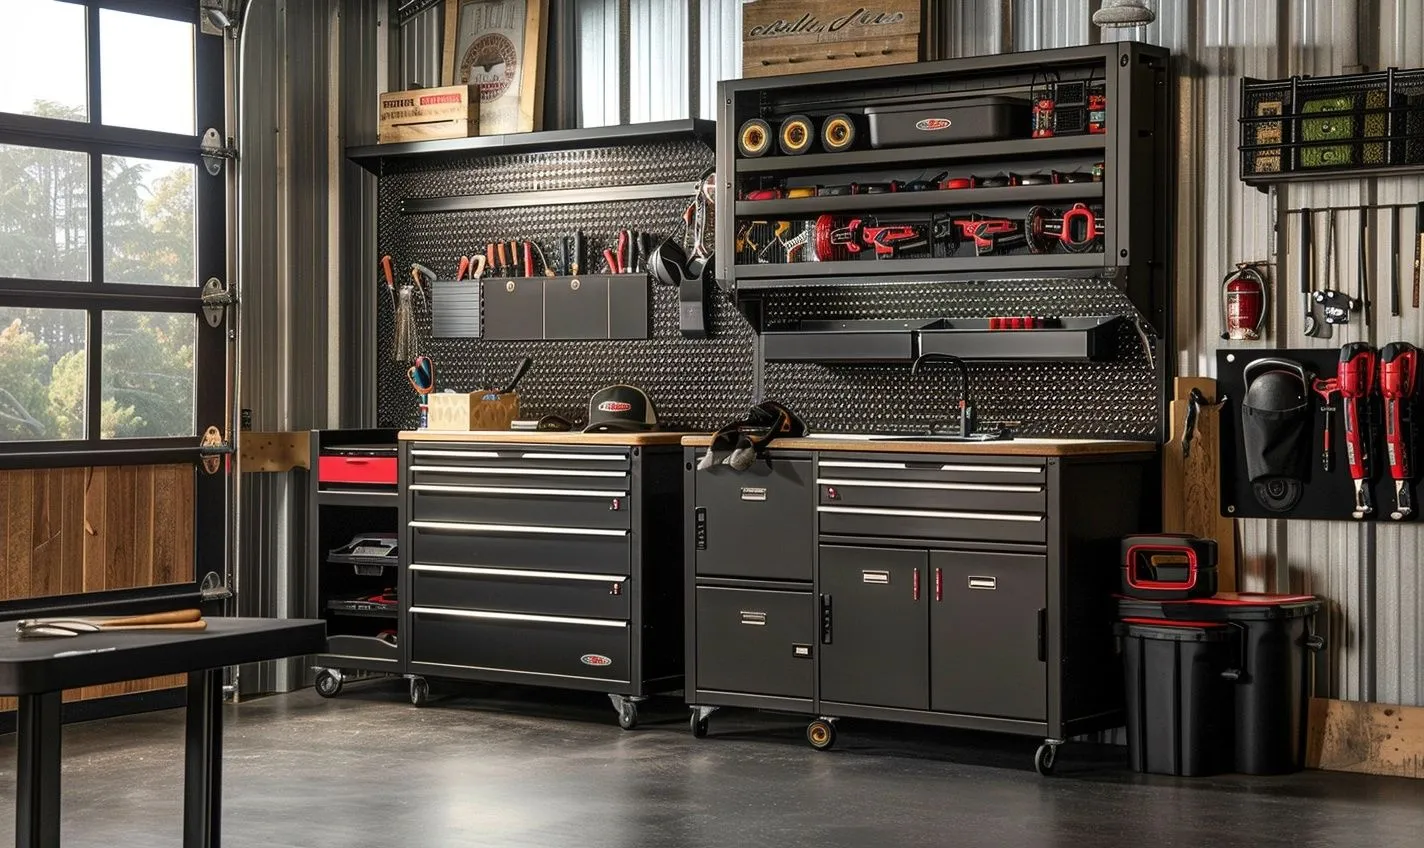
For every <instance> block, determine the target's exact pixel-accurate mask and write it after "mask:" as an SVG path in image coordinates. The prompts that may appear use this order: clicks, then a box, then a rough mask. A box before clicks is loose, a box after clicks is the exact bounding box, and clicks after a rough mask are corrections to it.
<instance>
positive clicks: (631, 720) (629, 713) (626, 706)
mask: <svg viewBox="0 0 1424 848" xmlns="http://www.w3.org/2000/svg"><path fill="white" fill-rule="evenodd" d="M618 726H619V727H621V728H623V729H624V730H632V729H633V728H635V727H637V726H638V705H637V704H635V703H633V702H632V701H624V702H623V703H621V704H619V705H618Z"/></svg>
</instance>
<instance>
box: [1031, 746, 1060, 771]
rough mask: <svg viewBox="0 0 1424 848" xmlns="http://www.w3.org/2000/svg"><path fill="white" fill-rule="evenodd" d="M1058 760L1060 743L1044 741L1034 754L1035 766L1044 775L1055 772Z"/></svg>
mask: <svg viewBox="0 0 1424 848" xmlns="http://www.w3.org/2000/svg"><path fill="white" fill-rule="evenodd" d="M1057 761H1058V743H1057V742H1044V743H1043V744H1042V745H1039V746H1038V750H1037V751H1035V752H1034V754H1033V768H1034V770H1035V771H1037V772H1038V773H1039V774H1041V775H1043V776H1044V777H1049V776H1050V775H1052V774H1053V766H1054V763H1056V762H1057Z"/></svg>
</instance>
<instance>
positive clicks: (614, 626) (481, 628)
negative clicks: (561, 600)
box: [409, 606, 632, 683]
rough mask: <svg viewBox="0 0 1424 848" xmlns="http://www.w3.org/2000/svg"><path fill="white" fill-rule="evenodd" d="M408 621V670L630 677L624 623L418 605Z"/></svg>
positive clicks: (454, 674) (602, 678)
mask: <svg viewBox="0 0 1424 848" xmlns="http://www.w3.org/2000/svg"><path fill="white" fill-rule="evenodd" d="M410 617H411V631H410V637H409V638H410V661H411V668H412V670H417V671H418V670H422V669H421V666H423V665H437V666H446V668H444V669H441V670H439V673H440V674H442V675H447V676H451V677H461V676H472V677H478V676H479V674H478V673H479V672H482V671H498V672H506V673H512V674H525V675H530V676H531V677H532V676H535V675H557V676H558V677H561V678H565V679H567V680H571V681H575V680H579V679H583V680H587V681H598V682H617V683H627V682H628V681H629V680H630V679H631V677H632V668H631V663H630V661H629V658H630V655H631V653H632V648H631V645H630V643H629V635H628V623H627V622H626V621H611V620H607V619H596V618H574V617H567V616H542V615H524V614H519V613H508V612H487V611H475V610H451V609H444V608H432V607H420V606H415V607H411V610H410ZM462 669H466V670H468V671H462Z"/></svg>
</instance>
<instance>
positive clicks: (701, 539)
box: [684, 438, 1157, 773]
mask: <svg viewBox="0 0 1424 848" xmlns="http://www.w3.org/2000/svg"><path fill="white" fill-rule="evenodd" d="M687 441H688V442H690V443H691V444H690V445H689V446H688V447H686V448H685V451H686V453H685V456H684V468H685V469H688V470H686V471H685V481H684V498H685V510H686V515H687V521H688V525H689V532H688V536H687V540H686V550H687V554H686V556H687V561H688V564H689V565H688V577H687V580H688V590H687V604H688V607H687V616H688V626H687V633H688V648H687V663H688V667H687V687H686V691H687V693H688V694H687V700H688V703H689V704H691V705H692V716H691V724H692V730H693V733H694V734H695V735H698V736H702V735H705V734H706V733H707V732H708V729H709V717H710V715H711V713H712V711H713V710H715V709H716V708H717V707H719V706H739V707H753V708H764V709H773V710H784V711H789V712H797V713H803V714H810V715H813V716H816V718H815V720H813V721H812V722H811V724H810V726H809V727H808V730H807V735H808V739H809V741H810V742H811V744H812V745H813V746H815V747H818V748H826V747H830V745H832V744H833V743H834V739H835V721H836V719H839V718H842V717H857V718H870V719H886V720H894V721H905V722H911V723H916V724H935V725H942V726H949V727H963V728H971V729H980V730H997V731H1003V732H1010V733H1017V734H1025V735H1031V736H1039V737H1041V738H1042V739H1043V740H1044V745H1043V747H1041V748H1040V750H1039V754H1038V756H1037V759H1036V764H1037V766H1038V768H1039V769H1040V771H1043V772H1045V773H1047V772H1048V771H1050V770H1051V769H1052V767H1053V759H1054V756H1055V751H1056V748H1057V746H1058V745H1060V744H1061V743H1062V742H1063V740H1064V739H1066V738H1068V737H1070V736H1074V735H1078V734H1082V733H1087V732H1092V731H1095V730H1100V729H1104V728H1110V727H1116V726H1118V725H1120V724H1121V722H1122V693H1121V683H1120V675H1119V674H1118V668H1119V667H1118V664H1117V663H1118V660H1117V657H1116V654H1115V646H1114V640H1113V635H1112V624H1113V621H1114V620H1115V619H1114V612H1113V607H1112V594H1113V592H1114V590H1115V589H1116V587H1117V585H1118V580H1119V574H1118V568H1117V547H1116V546H1117V543H1118V540H1119V539H1120V538H1121V537H1122V536H1123V535H1125V534H1128V533H1131V532H1136V531H1138V530H1140V529H1141V528H1143V527H1149V526H1151V525H1152V523H1153V522H1154V521H1155V520H1156V518H1155V517H1156V515H1157V510H1156V508H1155V504H1154V503H1153V501H1154V498H1155V494H1154V493H1155V492H1156V491H1157V486H1156V482H1155V481H1156V477H1155V475H1156V469H1155V464H1156V463H1155V448H1154V446H1152V445H1150V444H1146V443H1128V442H1118V443H1106V442H1090V441H1081V442H1057V443H1039V444H1038V445H1037V446H1035V445H1029V444H1021V443H1019V444H1016V443H1007V444H1004V445H977V446H975V445H964V444H959V445H953V446H947V445H934V444H933V443H929V442H923V443H918V444H916V443H905V442H900V443H898V444H895V445H894V446H893V447H892V448H888V449H880V450H877V449H876V448H875V446H874V445H873V444H872V443H862V444H861V445H855V444H851V443H839V442H838V443H837V445H838V447H837V448H824V447H819V446H817V444H816V443H817V442H818V441H821V440H817V439H804V440H799V439H798V440H783V441H786V442H787V445H786V447H784V448H783V447H780V445H781V442H778V447H775V448H773V449H772V450H770V451H769V452H768V453H767V455H766V457H765V458H763V459H760V460H758V461H757V462H756V463H755V464H754V465H753V466H752V467H751V468H749V469H748V470H747V471H745V472H740V473H739V472H736V471H734V470H732V469H731V468H729V467H727V466H723V465H714V466H713V467H712V468H710V469H708V470H702V471H697V470H692V469H695V468H696V464H697V462H698V459H699V457H700V456H701V454H702V452H703V450H704V449H703V447H701V445H704V444H705V443H706V440H705V439H703V440H700V442H699V440H698V439H695V438H693V439H688V440H687ZM831 441H834V440H827V441H826V442H825V443H826V444H829V443H830V442H831ZM881 447H882V448H884V444H883V443H882V445H881ZM1085 493H1092V494H1091V496H1088V495H1086V494H1085ZM764 528H776V530H775V531H774V532H772V531H771V530H769V529H764ZM734 563H741V564H742V565H741V566H733V565H731V564H734Z"/></svg>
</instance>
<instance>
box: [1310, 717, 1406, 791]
mask: <svg viewBox="0 0 1424 848" xmlns="http://www.w3.org/2000/svg"><path fill="white" fill-rule="evenodd" d="M1305 764H1306V766H1307V767H1309V768H1318V769H1326V770H1328V771H1348V772H1356V773H1361V774H1382V775H1389V776H1392V777H1414V778H1421V777H1424V707H1401V706H1394V705H1391V704H1372V703H1365V702H1357V701H1336V700H1331V699H1328V698H1312V699H1311V701H1310V728H1309V733H1308V738H1307V741H1306V751H1305Z"/></svg>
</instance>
